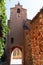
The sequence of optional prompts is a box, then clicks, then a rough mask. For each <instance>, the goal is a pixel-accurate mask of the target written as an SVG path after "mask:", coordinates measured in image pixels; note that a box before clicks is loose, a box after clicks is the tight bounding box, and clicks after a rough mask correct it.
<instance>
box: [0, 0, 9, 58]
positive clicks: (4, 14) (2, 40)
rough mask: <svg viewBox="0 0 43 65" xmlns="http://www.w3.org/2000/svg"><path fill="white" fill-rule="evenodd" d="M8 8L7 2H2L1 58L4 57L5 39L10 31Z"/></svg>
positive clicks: (0, 13)
mask: <svg viewBox="0 0 43 65" xmlns="http://www.w3.org/2000/svg"><path fill="white" fill-rule="evenodd" d="M6 19H7V16H6V7H5V0H0V57H1V56H2V54H3V52H4V50H3V48H4V47H5V45H4V37H5V35H6V33H7V31H8V27H7V24H6Z"/></svg>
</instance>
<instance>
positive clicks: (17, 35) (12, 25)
mask: <svg viewBox="0 0 43 65" xmlns="http://www.w3.org/2000/svg"><path fill="white" fill-rule="evenodd" d="M26 19H27V10H26V9H24V8H22V5H20V3H19V2H18V4H17V5H15V7H13V8H10V20H9V21H8V27H9V29H10V32H9V33H8V35H7V40H6V55H7V60H8V63H9V60H10V56H11V53H12V51H13V49H14V48H19V49H21V51H22V56H24V32H23V23H24V21H26ZM22 59H23V63H24V57H23V58H22Z"/></svg>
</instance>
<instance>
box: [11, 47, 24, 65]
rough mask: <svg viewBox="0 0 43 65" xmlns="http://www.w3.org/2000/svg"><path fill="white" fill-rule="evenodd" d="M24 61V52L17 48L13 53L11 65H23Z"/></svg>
mask: <svg viewBox="0 0 43 65" xmlns="http://www.w3.org/2000/svg"><path fill="white" fill-rule="evenodd" d="M22 60H23V54H22V50H21V49H20V48H17V47H16V48H14V49H13V51H12V53H11V59H10V65H12V64H14V65H15V64H16V65H18V64H19V65H22Z"/></svg>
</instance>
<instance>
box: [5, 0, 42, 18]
mask: <svg viewBox="0 0 43 65" xmlns="http://www.w3.org/2000/svg"><path fill="white" fill-rule="evenodd" d="M18 1H19V2H20V4H21V5H23V8H25V9H27V18H28V19H32V18H33V17H34V16H35V15H36V14H37V12H39V10H40V9H41V8H42V7H43V0H10V1H9V0H6V12H7V18H8V19H10V8H12V7H15V4H17V3H18Z"/></svg>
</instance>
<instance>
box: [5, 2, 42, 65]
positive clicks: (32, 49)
mask: <svg viewBox="0 0 43 65" xmlns="http://www.w3.org/2000/svg"><path fill="white" fill-rule="evenodd" d="M8 27H9V29H10V32H8V34H7V38H6V47H5V54H6V63H7V65H9V63H10V58H11V53H12V51H13V50H14V49H16V48H19V49H20V50H21V52H22V65H43V8H42V9H41V10H40V11H39V12H38V14H37V15H36V16H35V17H34V18H33V19H32V20H30V19H27V10H26V9H24V8H23V7H22V5H20V3H18V4H17V5H15V7H13V8H11V9H10V20H8Z"/></svg>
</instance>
